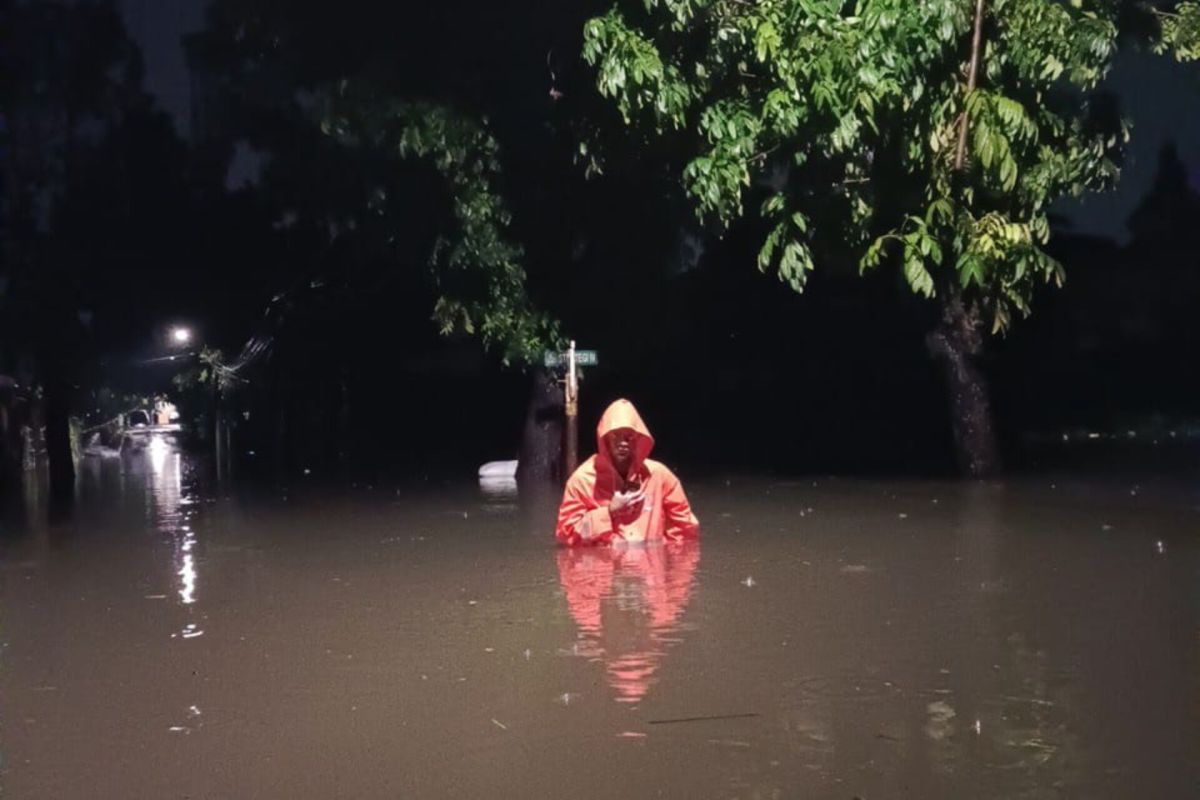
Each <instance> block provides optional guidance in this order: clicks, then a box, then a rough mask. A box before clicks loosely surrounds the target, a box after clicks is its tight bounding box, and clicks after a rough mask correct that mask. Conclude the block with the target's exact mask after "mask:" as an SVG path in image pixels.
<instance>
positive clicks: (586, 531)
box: [554, 400, 700, 545]
mask: <svg viewBox="0 0 1200 800" xmlns="http://www.w3.org/2000/svg"><path fill="white" fill-rule="evenodd" d="M621 428H629V429H632V430H633V431H634V432H635V433H636V434H637V438H636V441H635V443H634V447H633V463H632V464H631V465H630V467H629V477H628V479H624V478H622V477H621V476H620V475H619V474H618V473H617V470H616V468H615V467H614V466H613V463H612V457H611V456H610V455H609V452H608V443H607V442H606V441H605V440H604V437H605V436H606V435H608V434H609V433H612V432H613V431H615V430H619V429H621ZM596 448H597V449H596V455H594V456H592V457H591V458H589V459H588V460H587V461H585V462H583V464H581V465H580V467H579V469H577V470H575V474H574V475H572V476H571V478H570V480H568V481H567V488H566V490H565V491H564V492H563V499H562V505H561V506H559V509H558V525H557V527H556V528H555V531H554V535H555V537H556V538H557V539H558V541H559V542H561V543H562V544H566V545H579V544H610V543H612V542H615V541H626V542H644V541H655V540H658V541H661V540H667V541H677V540H679V539H683V538H685V537H691V536H696V535H697V534H699V532H700V523H699V522H698V521H697V520H696V516H695V515H694V514H693V513H692V508H691V506H690V505H688V499H687V495H685V494H684V493H683V487H682V486H681V485H680V484H679V479H678V478H676V477H675V473H673V472H671V470H669V469H667V468H666V466H664V465H663V464H660V463H659V462H657V461H653V460H651V459H650V458H648V457H647V456H649V455H650V451H651V450H652V449H653V448H654V437H653V436H651V435H650V431H649V430H647V428H646V423H644V422H642V418H641V417H640V416H639V415H638V412H637V409H636V408H634V407H633V403H631V402H629V401H628V400H617V401H616V402H614V403H613V404H612V405H610V406H609V407H608V410H606V411H605V412H604V416H602V417H601V418H600V424H599V425H597V426H596ZM638 485H640V486H641V487H642V488H643V489H644V490H645V494H646V501H645V503H644V504H643V506H642V513H641V514H640V515H639V516H638V517H637V518H636V519H633V520H631V521H627V522H619V521H616V520H614V519H613V518H612V515H610V514H609V511H608V504H609V502H610V501H611V500H612V498H613V495H614V494H615V493H616V492H618V491H627V490H628V489H629V488H631V487H633V486H638Z"/></svg>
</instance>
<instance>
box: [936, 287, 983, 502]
mask: <svg viewBox="0 0 1200 800" xmlns="http://www.w3.org/2000/svg"><path fill="white" fill-rule="evenodd" d="M941 297H942V300H941V305H942V319H941V322H940V323H939V324H938V326H937V327H936V328H935V329H934V330H933V331H932V332H931V333H930V334H929V335H928V336H927V337H926V340H925V341H926V345H927V346H928V348H929V352H930V354H931V355H933V357H934V358H935V359H937V360H939V361H940V362H941V364H942V367H943V370H944V372H945V376H946V388H947V390H948V391H949V394H950V422H951V429H952V431H953V434H954V450H955V455H956V457H957V460H958V466H959V469H960V470H962V472H963V474H965V475H968V476H970V477H972V478H982V477H986V476H988V475H994V474H995V473H997V472H998V471H999V470H1000V457H999V452H998V449H997V446H996V434H995V428H994V426H993V422H992V404H991V395H990V393H989V391H988V385H987V379H986V377H985V376H984V374H983V371H982V370H981V369H980V368H979V365H978V363H977V359H978V358H979V356H980V354H981V353H982V352H983V343H984V334H983V323H982V320H981V317H980V313H979V309H978V308H977V307H976V306H974V305H968V304H966V303H965V302H964V301H963V298H962V295H961V293H960V292H958V291H957V289H954V288H951V289H949V290H948V291H945V292H943V293H942V294H941Z"/></svg>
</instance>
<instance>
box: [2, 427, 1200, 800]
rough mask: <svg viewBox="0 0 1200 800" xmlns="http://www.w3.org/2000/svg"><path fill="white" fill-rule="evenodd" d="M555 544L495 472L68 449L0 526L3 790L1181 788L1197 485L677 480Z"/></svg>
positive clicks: (1010, 794)
mask: <svg viewBox="0 0 1200 800" xmlns="http://www.w3.org/2000/svg"><path fill="white" fill-rule="evenodd" d="M686 485H687V488H688V489H689V493H690V495H691V497H692V500H693V504H694V506H695V508H696V510H697V513H698V515H699V516H700V518H701V521H702V523H703V525H704V533H703V538H702V540H701V541H700V542H699V543H698V544H694V545H689V546H684V547H672V548H653V547H652V548H646V549H629V550H622V551H600V550H594V551H580V552H576V551H562V550H558V549H556V548H555V547H554V546H553V544H552V533H551V531H552V526H553V513H554V501H553V498H551V499H547V498H541V499H529V498H523V499H521V500H518V499H517V498H516V497H515V495H513V494H512V493H511V492H509V491H508V490H507V489H506V488H504V487H502V486H501V487H499V488H489V489H487V490H486V491H485V490H484V489H483V488H481V487H479V486H475V485H469V484H467V485H462V486H450V487H446V486H432V485H431V486H422V487H416V488H406V489H402V490H396V489H395V487H388V488H384V487H372V488H371V489H367V488H365V487H359V488H358V489H356V490H353V491H345V492H339V493H329V492H326V493H320V492H317V491H315V490H305V489H302V488H300V487H292V489H291V490H290V491H288V492H287V493H286V495H285V494H284V493H283V492H281V491H276V492H274V493H268V494H259V495H258V496H255V497H251V496H249V495H242V496H225V497H218V496H217V494H218V493H215V492H213V491H210V490H208V489H205V488H204V483H203V482H202V481H199V480H193V478H192V472H191V470H190V469H189V464H188V462H187V461H186V459H185V458H181V457H180V456H179V455H178V454H175V453H173V452H170V451H164V450H161V449H160V450H152V451H151V452H149V453H147V454H146V455H145V457H144V458H134V459H132V460H130V459H127V460H125V461H120V460H114V461H106V462H88V464H86V465H85V467H84V470H83V475H82V476H81V498H80V504H79V510H78V512H77V514H76V516H75V520H74V522H72V523H68V524H64V523H53V524H51V523H38V522H26V523H23V524H21V525H14V524H13V523H12V522H9V523H7V527H6V530H5V535H4V537H3V540H2V541H0V564H2V568H0V604H2V606H0V648H2V649H0V692H2V694H0V725H2V728H0V758H2V759H3V760H2V763H0V786H2V790H3V794H4V796H5V797H12V798H250V797H265V798H308V797H312V798H331V797H355V798H358V797H406V798H407V797H467V798H475V797H480V798H493V797H513V798H530V797H548V798H558V797H573V798H583V797H613V798H634V797H680V798H691V797H705V798H707V797H712V798H776V797H787V798H795V797H803V798H838V799H840V800H850V799H851V798H863V800H869V799H871V798H1043V797H1044V798H1190V797H1197V796H1200V792H1198V787H1200V783H1198V779H1200V768H1198V764H1200V758H1198V756H1200V627H1198V621H1200V620H1198V607H1200V580H1198V578H1200V575H1198V568H1200V557H1198V556H1200V553H1198V550H1200V548H1198V546H1197V542H1198V533H1200V508H1198V506H1200V492H1198V491H1197V490H1196V489H1195V488H1194V487H1193V488H1192V489H1189V488H1188V487H1186V486H1183V485H1174V486H1167V485H1164V484H1161V483H1159V484H1154V485H1140V486H1139V485H1135V484H1133V483H1132V482H1123V481H1113V480H1108V481H1105V482H1103V483H1086V482H1078V481H1076V482H1070V481H1065V480H1063V479H1061V478H1060V479H1058V480H1057V481H1055V480H1053V479H1050V478H1045V479H1024V480H1021V481H1018V482H1011V483H994V484H977V485H971V484H961V485H960V484H947V483H931V482H917V481H914V482H899V483H883V482H861V481H849V480H831V479H824V478H820V479H816V480H813V479H806V480H794V481H778V480H771V479H761V478H753V479H751V478H730V479H729V480H725V479H721V480H713V481H708V482H695V481H694V482H690V483H686Z"/></svg>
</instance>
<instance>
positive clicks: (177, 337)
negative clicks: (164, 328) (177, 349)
mask: <svg viewBox="0 0 1200 800" xmlns="http://www.w3.org/2000/svg"><path fill="white" fill-rule="evenodd" d="M191 340H192V332H191V331H190V330H189V329H187V328H182V327H181V328H172V329H171V341H173V342H174V343H175V344H178V345H184V344H187V343H188V342H190V341H191Z"/></svg>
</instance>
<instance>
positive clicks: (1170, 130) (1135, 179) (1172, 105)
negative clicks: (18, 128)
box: [119, 0, 1200, 242]
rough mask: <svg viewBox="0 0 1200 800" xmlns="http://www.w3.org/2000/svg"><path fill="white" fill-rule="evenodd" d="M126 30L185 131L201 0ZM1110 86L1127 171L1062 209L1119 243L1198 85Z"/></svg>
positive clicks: (1196, 156) (1186, 117) (1186, 156)
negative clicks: (1108, 187)
mask: <svg viewBox="0 0 1200 800" xmlns="http://www.w3.org/2000/svg"><path fill="white" fill-rule="evenodd" d="M119 2H120V5H121V8H122V11H123V12H124V16H125V20H126V24H127V26H128V29H129V32H130V35H131V36H132V37H133V38H134V40H135V41H137V43H138V44H139V45H140V46H141V48H142V52H143V56H144V58H145V62H146V86H147V89H148V90H149V91H150V92H151V93H152V94H154V95H155V97H157V98H158V100H159V102H160V103H161V104H162V106H163V108H164V109H166V110H167V111H168V112H169V113H170V114H171V116H172V117H173V118H174V120H175V124H176V127H177V129H178V130H179V131H180V133H181V134H183V135H184V136H186V135H187V134H188V132H189V129H190V120H189V116H190V99H191V93H190V86H189V79H188V70H187V63H186V60H185V58H184V53H183V47H182V44H181V37H182V36H184V35H186V34H188V33H191V32H193V31H196V30H198V29H199V28H200V27H202V26H203V24H204V6H205V0H119ZM1109 85H1110V86H1111V87H1112V88H1113V89H1115V90H1116V92H1117V93H1118V95H1119V96H1120V98H1121V105H1122V108H1123V109H1124V113H1125V114H1126V116H1127V117H1129V118H1130V119H1132V121H1133V124H1134V132H1133V140H1132V142H1131V143H1130V146H1129V151H1128V154H1127V163H1126V168H1125V173H1124V175H1123V176H1122V180H1121V183H1120V186H1119V188H1118V189H1117V190H1116V191H1115V192H1109V193H1106V194H1101V195H1092V196H1088V197H1085V198H1083V199H1081V200H1078V201H1071V202H1064V203H1062V204H1061V205H1060V208H1059V210H1060V211H1061V212H1062V213H1063V214H1065V215H1066V216H1068V217H1069V218H1070V220H1071V222H1072V225H1073V227H1074V228H1075V230H1076V231H1077V232H1079V233H1087V234H1094V235H1097V236H1108V237H1113V238H1116V239H1118V240H1119V241H1122V242H1123V241H1124V239H1125V238H1126V231H1125V221H1126V219H1128V217H1129V214H1130V212H1131V211H1133V209H1134V207H1135V206H1136V205H1137V204H1138V201H1139V200H1140V199H1141V198H1142V197H1143V196H1144V195H1145V193H1146V191H1147V190H1148V189H1149V187H1150V185H1151V182H1152V181H1153V179H1154V171H1155V167H1156V165H1157V162H1158V153H1159V151H1160V150H1161V148H1162V147H1163V145H1164V144H1166V143H1168V142H1172V141H1173V142H1174V143H1175V144H1176V145H1177V146H1178V148H1179V154H1180V156H1181V158H1182V159H1183V161H1184V163H1185V164H1187V165H1188V167H1189V168H1190V169H1191V171H1192V180H1193V184H1194V185H1196V186H1197V187H1200V102H1196V96H1197V93H1198V92H1200V87H1198V86H1197V85H1196V77H1195V74H1194V71H1193V72H1189V71H1188V70H1187V69H1186V68H1183V67H1180V66H1179V65H1177V64H1175V63H1174V62H1172V61H1170V60H1169V59H1167V58H1163V57H1159V56H1155V55H1153V54H1150V53H1140V52H1134V51H1127V52H1125V53H1123V54H1122V55H1121V57H1120V58H1119V59H1118V62H1117V65H1116V68H1115V69H1114V71H1113V74H1112V75H1111V76H1110V78H1109Z"/></svg>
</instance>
